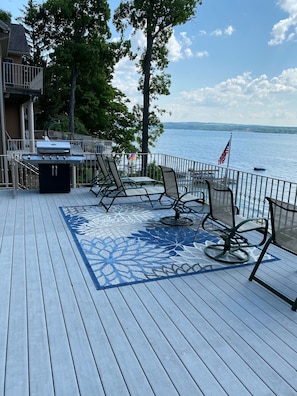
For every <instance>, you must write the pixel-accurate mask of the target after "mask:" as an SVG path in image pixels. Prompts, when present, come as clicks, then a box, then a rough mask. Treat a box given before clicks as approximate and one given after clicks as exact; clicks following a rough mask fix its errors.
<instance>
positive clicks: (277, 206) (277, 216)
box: [249, 197, 297, 311]
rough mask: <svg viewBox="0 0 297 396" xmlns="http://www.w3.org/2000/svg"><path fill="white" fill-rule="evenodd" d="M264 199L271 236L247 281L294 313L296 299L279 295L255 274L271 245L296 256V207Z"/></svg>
mask: <svg viewBox="0 0 297 396" xmlns="http://www.w3.org/2000/svg"><path fill="white" fill-rule="evenodd" d="M266 199H267V200H268V202H269V213H270V221H271V236H270V237H269V238H268V239H267V242H266V243H265V245H264V248H263V250H262V252H261V254H260V256H259V258H258V260H257V263H256V265H255V266H254V269H253V271H252V272H251V275H250V277H249V280H250V281H252V280H255V281H256V282H258V283H259V284H260V285H262V286H264V287H265V288H266V289H268V290H270V291H271V292H272V293H274V294H276V295H277V296H278V297H280V298H281V299H283V300H284V301H286V302H287V303H289V304H290V305H291V306H292V310H293V311H296V309H297V298H296V299H295V300H292V299H290V298H288V297H287V296H286V295H285V294H284V293H281V292H280V291H279V290H277V289H276V288H275V287H272V286H271V285H270V284H269V283H267V282H265V281H263V280H262V279H260V278H259V277H257V276H256V272H257V271H258V268H259V266H260V264H261V262H262V259H263V257H264V255H265V252H266V251H267V249H268V247H269V245H270V244H271V243H272V244H274V245H276V246H278V247H280V248H282V249H284V250H286V251H288V252H290V253H293V254H295V255H297V205H292V204H290V203H287V202H283V201H280V200H277V199H273V198H268V197H266Z"/></svg>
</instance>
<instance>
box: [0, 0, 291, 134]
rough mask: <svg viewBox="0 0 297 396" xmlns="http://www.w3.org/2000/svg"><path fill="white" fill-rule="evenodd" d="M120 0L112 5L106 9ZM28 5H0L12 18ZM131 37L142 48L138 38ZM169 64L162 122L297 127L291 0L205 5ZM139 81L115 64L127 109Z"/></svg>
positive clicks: (172, 48)
mask: <svg viewBox="0 0 297 396" xmlns="http://www.w3.org/2000/svg"><path fill="white" fill-rule="evenodd" d="M119 2H120V0H111V1H110V2H109V4H110V7H111V10H113V9H115V8H116V7H117V6H118V5H119ZM26 4H27V2H26V1H24V0H7V2H6V3H5V7H3V6H0V7H1V8H3V9H4V10H5V11H9V12H11V14H12V16H13V18H15V17H18V16H21V15H22V13H21V12H20V9H23V8H24V5H26ZM128 33H129V32H128ZM113 38H114V39H116V38H117V33H116V32H115V31H113ZM132 40H133V42H134V44H135V45H136V44H137V45H140V46H143V43H144V37H143V36H142V35H141V34H139V33H138V34H136V35H134V36H132ZM169 60H170V63H169V67H168V69H167V70H166V71H167V72H168V73H169V74H170V75H171V88H170V95H169V96H161V97H159V100H158V106H159V107H160V108H162V109H165V110H167V113H166V114H165V115H163V116H162V121H164V122H165V121H171V122H194V121H198V122H211V123H212V122H217V123H234V124H257V125H273V126H297V1H296V0H260V1H259V0H249V1H243V0H225V1H222V0H203V4H202V5H201V6H198V7H197V14H196V16H195V17H194V18H193V19H192V20H191V21H189V22H187V23H186V24H185V25H181V26H178V27H176V28H175V29H174V34H173V36H172V38H171V40H170V42H169ZM138 79H139V75H137V73H136V69H135V64H134V63H133V62H131V61H129V60H128V59H123V60H121V61H120V63H119V64H118V65H117V66H116V69H115V76H114V84H115V85H116V86H117V87H118V88H119V89H121V90H122V91H123V92H124V93H125V94H126V95H127V96H128V98H129V99H130V101H131V105H133V104H136V103H141V96H140V95H139V92H138V91H137V85H138Z"/></svg>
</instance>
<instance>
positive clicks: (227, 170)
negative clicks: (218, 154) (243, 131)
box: [225, 132, 232, 186]
mask: <svg viewBox="0 0 297 396" xmlns="http://www.w3.org/2000/svg"><path fill="white" fill-rule="evenodd" d="M231 143H232V132H231V133H230V139H229V143H228V144H229V151H228V160H227V167H226V172H225V186H227V180H228V173H229V162H230V153H231Z"/></svg>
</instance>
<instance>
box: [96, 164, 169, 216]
mask: <svg viewBox="0 0 297 396" xmlns="http://www.w3.org/2000/svg"><path fill="white" fill-rule="evenodd" d="M106 161H107V164H108V168H109V171H110V174H111V176H112V179H113V181H114V188H110V187H109V186H107V187H105V188H102V189H101V191H100V194H101V199H100V201H99V205H100V204H101V205H102V206H103V207H104V208H105V210H106V211H107V212H108V210H109V209H110V207H111V206H112V204H113V203H114V201H115V200H116V199H117V198H133V197H140V198H141V199H143V198H145V199H146V200H148V201H149V202H150V204H151V205H152V199H151V197H152V196H153V195H158V196H159V199H160V196H161V195H162V194H164V188H163V186H162V185H145V186H144V185H139V184H137V183H135V182H134V181H133V180H131V178H126V179H122V178H121V177H120V174H119V171H118V168H117V165H116V162H115V160H114V159H112V158H107V159H106ZM108 201H109V203H108ZM152 206H153V205H152Z"/></svg>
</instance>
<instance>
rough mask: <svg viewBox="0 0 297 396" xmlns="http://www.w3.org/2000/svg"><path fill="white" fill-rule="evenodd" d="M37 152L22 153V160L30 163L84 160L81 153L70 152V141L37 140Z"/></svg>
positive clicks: (62, 162)
mask: <svg viewBox="0 0 297 396" xmlns="http://www.w3.org/2000/svg"><path fill="white" fill-rule="evenodd" d="M36 149H37V153H29V154H23V156H22V157H23V160H24V161H25V162H29V163H31V164H70V165H75V164H78V163H80V162H82V161H83V160H84V156H83V155H81V154H71V146H70V142H57V141H54V142H52V141H48V142H37V143H36Z"/></svg>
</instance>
